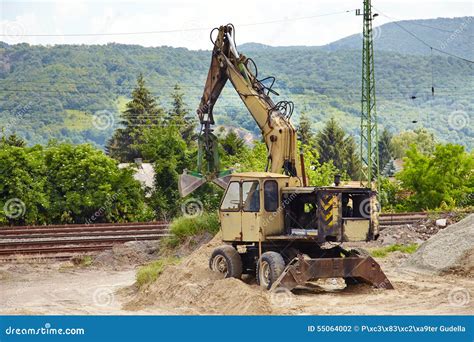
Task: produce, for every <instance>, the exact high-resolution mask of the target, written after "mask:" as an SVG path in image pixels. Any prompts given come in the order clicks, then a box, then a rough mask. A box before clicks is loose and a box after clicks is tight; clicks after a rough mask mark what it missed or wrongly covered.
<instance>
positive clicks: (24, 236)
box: [0, 212, 428, 261]
mask: <svg viewBox="0 0 474 342" xmlns="http://www.w3.org/2000/svg"><path fill="white" fill-rule="evenodd" d="M427 216H428V214H427V213H424V212H413V213H390V214H388V213H383V214H380V216H379V224H380V227H381V229H383V228H384V227H388V226H394V225H403V224H415V223H418V222H420V221H422V220H424V219H426V218H427ZM169 235H170V231H169V225H168V223H167V222H130V223H98V224H97V223H96V224H71V225H48V226H17V227H0V261H1V260H14V259H15V258H18V255H21V256H22V257H21V258H25V259H29V258H39V259H60V260H66V259H69V258H71V257H73V256H76V255H81V254H83V255H91V254H95V253H98V252H100V251H103V250H107V249H111V248H113V246H115V245H118V244H123V243H126V242H129V241H153V240H155V241H156V240H159V239H162V238H163V237H166V236H169Z"/></svg>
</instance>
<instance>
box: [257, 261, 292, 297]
mask: <svg viewBox="0 0 474 342" xmlns="http://www.w3.org/2000/svg"><path fill="white" fill-rule="evenodd" d="M284 269H285V261H284V260H283V257H282V256H281V254H280V253H277V252H265V253H263V254H262V256H261V257H260V259H259V260H258V262H257V284H259V285H260V286H261V287H264V288H266V289H267V290H270V288H271V287H272V285H273V283H274V282H275V281H276V280H277V279H278V277H280V275H281V274H282V273H283V270H284Z"/></svg>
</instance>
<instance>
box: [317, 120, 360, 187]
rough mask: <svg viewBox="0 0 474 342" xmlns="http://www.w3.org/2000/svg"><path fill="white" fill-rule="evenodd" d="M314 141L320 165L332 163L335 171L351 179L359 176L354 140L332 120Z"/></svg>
mask: <svg viewBox="0 0 474 342" xmlns="http://www.w3.org/2000/svg"><path fill="white" fill-rule="evenodd" d="M316 140H317V145H318V152H319V159H318V161H319V164H320V165H323V164H325V163H332V164H333V165H334V166H335V167H336V169H338V170H339V171H340V172H346V173H347V174H348V175H349V176H350V177H351V178H353V179H354V178H357V177H358V176H359V170H360V163H359V162H358V159H359V158H358V156H357V152H356V150H357V146H356V144H355V141H354V138H353V137H351V136H346V133H345V132H344V130H343V129H342V128H341V127H340V126H339V125H338V123H337V122H336V120H335V119H334V118H331V119H329V120H328V121H327V123H326V126H325V127H324V128H323V130H322V131H320V132H319V133H318V135H317V137H316Z"/></svg>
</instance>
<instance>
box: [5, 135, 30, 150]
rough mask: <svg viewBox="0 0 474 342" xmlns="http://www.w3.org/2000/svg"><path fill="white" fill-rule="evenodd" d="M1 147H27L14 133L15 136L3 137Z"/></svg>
mask: <svg viewBox="0 0 474 342" xmlns="http://www.w3.org/2000/svg"><path fill="white" fill-rule="evenodd" d="M0 145H9V146H16V147H25V146H26V142H25V140H23V139H22V138H21V137H19V136H18V135H16V134H15V133H13V134H10V135H9V136H8V137H5V136H2V138H1V139H0Z"/></svg>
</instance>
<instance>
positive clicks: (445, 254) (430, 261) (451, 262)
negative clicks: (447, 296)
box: [404, 214, 474, 276]
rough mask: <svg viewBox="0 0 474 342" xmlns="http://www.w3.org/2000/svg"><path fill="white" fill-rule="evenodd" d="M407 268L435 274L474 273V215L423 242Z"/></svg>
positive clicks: (411, 257) (408, 261)
mask: <svg viewBox="0 0 474 342" xmlns="http://www.w3.org/2000/svg"><path fill="white" fill-rule="evenodd" d="M404 266H405V267H408V268H414V269H418V270H424V271H430V272H432V273H435V274H443V273H449V272H453V273H460V274H464V275H468V276H472V275H473V274H474V214H471V215H469V216H468V217H466V218H465V219H463V220H461V221H459V222H458V223H455V224H453V225H451V226H448V227H447V228H445V229H443V230H440V231H439V232H438V234H436V235H433V236H432V237H431V238H430V239H428V240H427V241H425V242H424V243H422V244H421V245H420V247H419V249H418V251H416V253H414V254H412V255H411V256H410V257H409V258H408V259H407V261H406V262H405V263H404Z"/></svg>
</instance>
